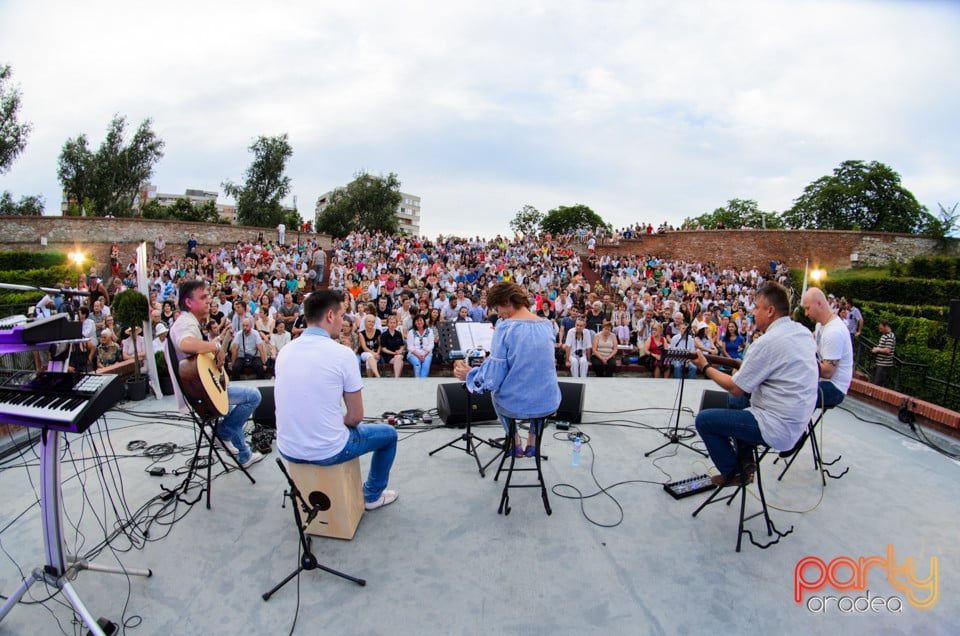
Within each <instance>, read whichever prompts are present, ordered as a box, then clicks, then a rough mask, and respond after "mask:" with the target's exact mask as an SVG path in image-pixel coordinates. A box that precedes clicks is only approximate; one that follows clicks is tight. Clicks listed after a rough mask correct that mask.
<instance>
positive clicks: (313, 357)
mask: <svg viewBox="0 0 960 636" xmlns="http://www.w3.org/2000/svg"><path fill="white" fill-rule="evenodd" d="M303 315H304V317H305V319H306V322H307V328H306V330H305V331H304V332H303V334H302V335H301V336H300V337H299V338H297V339H296V340H293V341H292V342H291V343H290V344H288V345H287V346H285V347H284V348H283V349H282V350H281V351H280V353H279V354H278V355H277V365H276V378H277V379H276V385H275V387H274V395H275V398H276V403H277V449H278V450H279V451H280V454H281V455H282V456H283V457H284V458H285V459H286V460H287V461H290V462H294V463H300V464H317V465H320V466H331V465H334V464H341V463H343V462H347V461H350V460H351V459H353V458H354V457H358V456H359V455H363V454H364V453H370V452H372V453H373V456H372V457H371V459H370V471H369V473H368V474H367V479H366V481H365V482H364V484H363V499H364V502H365V504H364V505H365V507H366V509H367V510H375V509H377V508H381V507H383V506H386V505H389V504H391V503H393V502H394V501H396V500H397V497H398V493H397V491H396V490H387V489H386V488H387V483H388V482H389V480H390V468H391V467H392V466H393V459H394V457H395V456H396V453H397V431H396V430H395V429H394V428H393V427H392V426H388V425H387V424H361V423H360V422H361V421H362V420H363V396H362V394H361V391H362V389H363V382H362V380H361V379H360V368H359V367H358V366H357V358H356V355H355V354H354V353H353V351H351V350H350V349H349V348H348V347H345V346H343V345H342V344H340V343H339V342H337V341H336V340H333V339H332V338H331V334H332V335H335V336H338V335H339V334H340V329H341V327H342V326H343V316H344V309H343V293H342V292H340V291H335V290H321V291H317V292H314V293H312V294H310V295H309V296H308V297H307V299H306V300H305V301H304V303H303ZM341 404H345V405H346V413H345V414H344V412H343V410H342V407H341ZM305 405H310V407H309V408H305Z"/></svg>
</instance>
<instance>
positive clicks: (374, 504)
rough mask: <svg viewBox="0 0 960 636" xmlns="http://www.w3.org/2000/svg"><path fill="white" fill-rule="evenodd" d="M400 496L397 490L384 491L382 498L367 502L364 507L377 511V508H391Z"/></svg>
mask: <svg viewBox="0 0 960 636" xmlns="http://www.w3.org/2000/svg"><path fill="white" fill-rule="evenodd" d="M399 496H400V493H398V492H397V491H396V490H384V491H383V494H382V495H380V498H379V499H377V500H376V501H367V502H365V503H364V504H363V507H364V508H366V509H367V510H376V509H377V508H383V507H384V506H389V505H390V504H392V503H393V502H394V501H396V500H397V497H399Z"/></svg>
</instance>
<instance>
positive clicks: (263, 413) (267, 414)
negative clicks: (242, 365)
mask: <svg viewBox="0 0 960 636" xmlns="http://www.w3.org/2000/svg"><path fill="white" fill-rule="evenodd" d="M257 388H258V389H260V404H258V405H257V409H256V410H255V411H254V412H253V421H254V422H256V423H257V424H259V425H260V426H266V427H267V428H277V404H276V402H275V401H274V399H273V386H261V387H257Z"/></svg>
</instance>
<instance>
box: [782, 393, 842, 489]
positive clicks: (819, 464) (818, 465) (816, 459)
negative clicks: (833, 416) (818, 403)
mask: <svg viewBox="0 0 960 636" xmlns="http://www.w3.org/2000/svg"><path fill="white" fill-rule="evenodd" d="M831 408H833V407H832V406H828V407H827V408H825V409H821V410H820V415H819V416H818V417H817V419H816V420H810V421H809V422H808V423H807V430H806V432H805V433H804V437H802V438H800V441H798V442H797V446H796V447H795V448H794V449H793V454H791V455H790V456H789V457H788V458H786V466H784V467H783V470H782V471H781V472H780V476H779V477H777V481H780V480H782V479H783V476H784V475H786V474H787V471H788V470H790V467H791V466H793V462H794V460H796V458H797V455H799V454H800V450H801V449H802V448H803V445H804V443H806V440H807V438H808V437H809V438H810V451H811V452H812V453H813V469H814V470H819V471H820V481H821V482H822V483H823V485H824V486H826V485H827V477H830V478H831V479H840V478H841V477H843V476H844V475H846V474H847V472H849V470H850V467H849V466H847V467H846V468H845V469H844V470H843V472H842V473H840V474H839V475H834V474H832V473H831V472H830V471H829V470H828V469H826V468H824V466H833V465H834V464H836V463H837V462H838V461H840V459H841V458H842V457H843V455H837V457H836V459H833V460H832V461H829V462H825V461H823V455H821V454H820V442H818V441H817V435H816V432H817V427H818V426H819V425H820V422H821V421H822V420H823V415H824V413H826V411H827V410H828V409H831ZM782 458H783V457H782V456H781V457H778V458H777V459H775V460H773V463H774V464H776V463H777V462H778V461H780V459H782Z"/></svg>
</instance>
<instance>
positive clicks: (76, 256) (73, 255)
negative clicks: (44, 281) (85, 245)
mask: <svg viewBox="0 0 960 636" xmlns="http://www.w3.org/2000/svg"><path fill="white" fill-rule="evenodd" d="M69 256H70V260H72V261H73V262H74V263H75V264H76V266H77V289H80V277H81V276H82V275H83V261H84V259H85V258H86V257H85V256H84V255H83V252H81V251H80V250H77V251H75V252H70V254H69Z"/></svg>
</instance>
